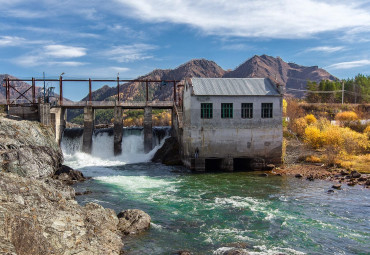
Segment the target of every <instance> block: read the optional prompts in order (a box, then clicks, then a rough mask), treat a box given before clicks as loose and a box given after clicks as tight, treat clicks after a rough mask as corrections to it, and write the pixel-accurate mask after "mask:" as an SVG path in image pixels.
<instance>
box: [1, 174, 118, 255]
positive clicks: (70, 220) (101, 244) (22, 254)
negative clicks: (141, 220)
mask: <svg viewBox="0 0 370 255" xmlns="http://www.w3.org/2000/svg"><path fill="white" fill-rule="evenodd" d="M74 196H75V192H74V190H73V189H72V188H71V187H69V186H66V185H64V184H63V183H61V182H60V181H57V180H54V179H51V178H48V179H45V180H37V179H31V178H25V177H20V176H18V175H15V174H12V173H4V172H1V173H0V199H1V205H0V242H1V243H2V244H1V245H0V249H2V250H4V248H3V246H4V244H6V243H8V245H7V247H8V248H7V249H8V250H10V251H14V250H15V252H16V254H18V255H29V254H33V255H38V254H39V255H41V254H81V255H82V254H86V255H87V254H96V255H100V254H119V252H120V250H121V248H122V246H123V244H122V240H121V237H120V235H119V234H118V231H117V224H118V222H119V221H118V218H117V216H116V214H115V212H114V211H113V210H111V209H105V208H103V207H102V206H100V205H98V204H94V203H89V204H86V205H85V206H80V205H78V204H77V202H76V201H75V200H74ZM20 197H21V198H20ZM20 201H23V203H20ZM2 240H4V242H3V241H2ZM12 247H14V249H13V248H12ZM0 251H1V250H0ZM0 254H4V253H1V252H0ZM5 254H6V253H5ZM10 254H12V253H10Z"/></svg>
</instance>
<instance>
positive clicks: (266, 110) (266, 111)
mask: <svg viewBox="0 0 370 255" xmlns="http://www.w3.org/2000/svg"><path fill="white" fill-rule="evenodd" d="M261 117H262V118H272V103H262V107H261Z"/></svg>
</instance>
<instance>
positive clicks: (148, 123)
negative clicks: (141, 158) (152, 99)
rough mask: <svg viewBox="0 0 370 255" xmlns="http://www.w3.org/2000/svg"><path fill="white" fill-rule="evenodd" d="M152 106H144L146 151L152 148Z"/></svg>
mask: <svg viewBox="0 0 370 255" xmlns="http://www.w3.org/2000/svg"><path fill="white" fill-rule="evenodd" d="M152 126H153V124H152V107H145V108H144V151H145V153H148V152H149V151H151V150H152V148H153V141H152V138H153V131H152Z"/></svg>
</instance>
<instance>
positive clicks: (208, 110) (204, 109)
mask: <svg viewBox="0 0 370 255" xmlns="http://www.w3.org/2000/svg"><path fill="white" fill-rule="evenodd" d="M200 117H201V118H202V119H212V117H213V106H212V104H211V103H201V104H200Z"/></svg>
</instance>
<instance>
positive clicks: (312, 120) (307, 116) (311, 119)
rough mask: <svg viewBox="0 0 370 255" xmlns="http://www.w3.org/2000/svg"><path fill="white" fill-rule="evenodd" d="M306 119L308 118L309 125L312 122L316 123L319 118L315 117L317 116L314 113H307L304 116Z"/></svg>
mask: <svg viewBox="0 0 370 255" xmlns="http://www.w3.org/2000/svg"><path fill="white" fill-rule="evenodd" d="M304 119H305V120H306V122H307V125H312V124H315V123H316V122H317V119H316V118H315V116H314V115H313V114H308V115H306V116H305V117H304Z"/></svg>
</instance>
